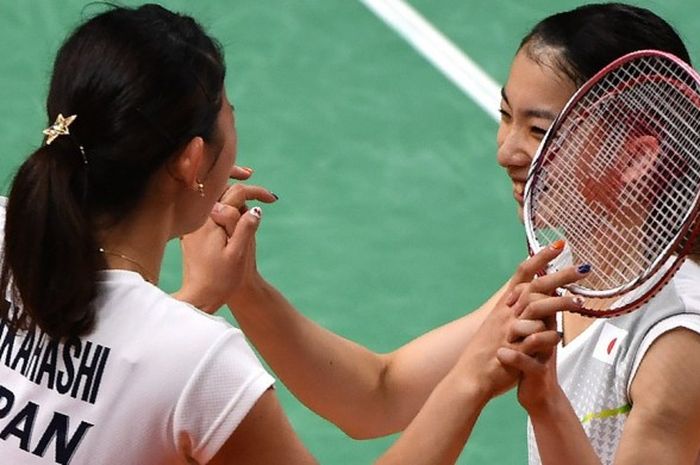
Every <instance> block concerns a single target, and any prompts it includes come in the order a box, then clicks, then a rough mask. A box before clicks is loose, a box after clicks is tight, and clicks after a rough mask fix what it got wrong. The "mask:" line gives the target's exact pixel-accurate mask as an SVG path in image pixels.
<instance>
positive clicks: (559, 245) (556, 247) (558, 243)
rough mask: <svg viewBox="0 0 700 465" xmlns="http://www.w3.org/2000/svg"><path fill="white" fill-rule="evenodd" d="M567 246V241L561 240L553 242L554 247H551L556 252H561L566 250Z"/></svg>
mask: <svg viewBox="0 0 700 465" xmlns="http://www.w3.org/2000/svg"><path fill="white" fill-rule="evenodd" d="M565 244H566V241H565V240H564V239H559V240H557V241H554V242H552V245H550V247H551V248H553V249H554V250H561V249H563V248H564V245H565Z"/></svg>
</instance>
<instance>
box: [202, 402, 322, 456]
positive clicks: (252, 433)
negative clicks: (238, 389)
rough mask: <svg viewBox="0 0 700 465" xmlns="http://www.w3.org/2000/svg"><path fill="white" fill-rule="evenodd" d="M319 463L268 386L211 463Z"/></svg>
mask: <svg viewBox="0 0 700 465" xmlns="http://www.w3.org/2000/svg"><path fill="white" fill-rule="evenodd" d="M281 463H284V464H289V465H317V462H316V460H315V459H314V458H313V457H312V456H311V454H310V453H309V451H308V450H307V449H306V448H305V447H304V445H303V444H302V443H301V441H300V440H299V438H298V437H297V435H296V433H295V432H294V430H293V429H292V427H291V425H290V424H289V421H288V419H287V417H286V415H285V413H284V411H283V410H282V407H281V405H280V403H279V400H278V399H277V396H276V395H275V392H274V390H273V389H268V390H267V391H266V392H265V393H264V394H263V395H262V396H261V397H260V398H259V399H258V401H257V402H256V404H255V406H254V407H253V408H252V409H251V410H250V411H249V412H248V414H247V415H246V416H245V418H244V419H243V421H242V422H241V423H240V424H239V425H238V427H237V428H236V429H235V431H234V432H233V434H231V436H230V437H229V439H228V440H227V441H226V442H225V443H224V445H223V446H222V447H221V449H219V451H218V452H217V454H216V455H215V456H214V458H213V459H212V460H211V461H210V462H209V464H208V465H231V464H236V465H278V464H281Z"/></svg>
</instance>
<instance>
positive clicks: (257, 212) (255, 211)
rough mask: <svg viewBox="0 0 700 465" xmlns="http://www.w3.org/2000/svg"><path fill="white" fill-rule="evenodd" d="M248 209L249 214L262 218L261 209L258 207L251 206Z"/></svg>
mask: <svg viewBox="0 0 700 465" xmlns="http://www.w3.org/2000/svg"><path fill="white" fill-rule="evenodd" d="M248 211H249V212H250V214H251V215H253V216H254V217H256V218H257V219H261V218H262V209H261V208H260V207H253V208H251V209H250V210H248Z"/></svg>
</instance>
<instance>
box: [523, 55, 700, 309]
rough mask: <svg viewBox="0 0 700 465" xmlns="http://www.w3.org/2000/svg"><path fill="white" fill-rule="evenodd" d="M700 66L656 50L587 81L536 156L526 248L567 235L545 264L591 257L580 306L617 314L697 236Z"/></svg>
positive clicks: (651, 289) (528, 191)
mask: <svg viewBox="0 0 700 465" xmlns="http://www.w3.org/2000/svg"><path fill="white" fill-rule="evenodd" d="M698 89H700V76H698V74H697V73H696V72H695V71H694V70H693V69H692V68H690V66H688V65H687V64H685V63H684V62H683V61H681V60H680V59H679V58H677V57H675V56H673V55H671V54H668V53H664V52H659V51H655V50H643V51H638V52H633V53H630V54H628V55H625V56H623V57H621V58H619V59H617V60H615V61H614V62H613V63H611V64H610V65H608V66H607V67H606V68H604V69H603V70H601V71H600V72H599V73H597V74H596V75H595V76H593V77H592V78H591V79H590V80H589V81H588V82H586V83H585V84H584V85H583V86H582V87H581V88H580V89H579V90H578V91H577V92H576V93H575V94H574V95H573V96H572V97H571V98H570V100H569V101H568V103H567V104H566V106H565V107H564V109H563V110H562V112H561V113H560V114H559V116H558V117H557V119H556V120H555V121H554V123H553V124H552V126H551V127H550V128H549V130H548V131H547V134H546V135H545V137H544V138H543V141H542V143H541V144H540V146H539V148H538V151H537V153H536V154H535V157H534V158H533V162H532V164H531V166H530V170H529V173H528V179H527V182H526V185H525V192H524V206H523V219H524V223H525V231H526V237H527V243H528V248H529V250H530V253H536V252H538V251H539V250H541V249H542V248H543V247H546V246H548V245H549V244H551V243H552V242H554V241H556V240H559V239H564V240H565V241H566V244H567V245H566V247H565V250H564V251H563V252H562V254H560V255H559V257H558V258H557V259H556V260H555V261H553V262H552V263H551V264H550V265H549V267H548V269H547V270H545V273H551V272H554V271H557V270H559V269H561V268H563V267H565V266H569V265H573V264H580V263H589V264H591V266H592V269H591V272H590V273H589V274H588V275H587V276H586V277H585V278H584V279H582V280H581V281H579V282H577V283H574V284H571V285H569V286H567V290H568V291H570V292H572V293H574V294H578V295H581V296H582V297H584V298H585V300H584V304H583V306H582V308H581V309H580V311H579V312H580V313H582V314H585V315H589V316H595V317H604V316H608V317H609V316H615V315H619V314H621V313H625V312H628V311H631V310H634V309H636V308H638V307H640V306H641V305H643V304H644V303H645V302H647V301H648V300H649V299H650V298H651V297H653V295H655V294H656V293H657V292H658V291H659V290H660V289H661V288H662V287H663V286H664V285H665V284H666V283H667V282H668V281H669V280H670V279H671V277H672V276H673V274H674V273H675V271H676V270H677V269H678V268H679V267H680V265H681V264H682V262H683V259H684V256H685V255H686V254H687V252H688V251H689V249H690V247H691V246H692V244H693V242H694V240H695V238H696V237H697V234H698V224H697V223H698V221H697V217H698V211H699V210H700V195H699V193H700V156H699V154H698V152H699V151H700V94H699V93H698V92H699V91H698Z"/></svg>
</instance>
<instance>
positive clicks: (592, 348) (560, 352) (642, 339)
mask: <svg viewBox="0 0 700 465" xmlns="http://www.w3.org/2000/svg"><path fill="white" fill-rule="evenodd" d="M676 328H687V329H690V330H692V331H695V332H698V333H700V265H698V264H697V263H694V262H692V261H691V260H686V262H685V263H684V264H683V265H682V266H681V268H680V269H679V270H678V273H677V274H676V275H675V276H674V278H673V279H672V280H671V282H670V283H669V284H668V285H667V286H666V287H665V288H664V289H662V290H661V292H660V293H659V294H658V295H657V296H656V297H654V299H652V300H651V301H649V302H648V303H647V304H646V305H645V306H644V307H643V308H641V309H639V310H637V311H635V312H632V313H629V314H627V315H622V316H619V317H616V318H610V319H604V318H601V319H598V320H596V321H595V322H594V323H593V324H592V325H591V326H589V327H588V328H586V330H585V331H584V332H583V333H581V334H580V335H579V336H578V337H576V338H575V339H574V340H573V341H571V342H570V343H569V344H567V345H566V346H564V347H562V346H561V345H560V346H559V347H558V349H557V372H558V378H559V384H560V385H561V386H562V389H563V390H564V392H565V393H566V395H567V397H568V398H569V401H570V402H571V405H572V406H573V408H574V411H575V412H576V414H577V416H578V417H579V419H580V421H581V424H582V425H583V428H584V430H585V431H586V434H587V435H588V438H589V439H590V441H591V445H592V446H593V448H594V450H595V451H596V453H597V454H598V457H600V459H601V462H602V463H603V464H611V463H613V460H614V457H615V452H616V450H617V447H618V445H619V443H620V438H621V436H622V430H623V427H624V424H625V421H626V419H627V416H628V414H629V411H630V410H631V408H632V404H631V401H630V387H631V384H632V380H633V379H634V376H635V374H636V372H637V369H638V368H639V365H640V363H641V361H642V359H643V357H644V355H645V353H646V351H647V350H648V349H649V347H650V346H651V344H652V343H653V342H654V341H655V340H656V339H657V338H659V337H660V336H661V335H663V334H664V333H666V332H668V331H670V330H673V329H676ZM693 356H694V355H693ZM699 388H700V387H699ZM527 436H528V456H529V463H530V465H536V464H540V463H541V462H540V457H539V454H538V451H537V443H536V441H535V435H534V432H533V429H532V424H531V423H530V422H529V421H528V425H527ZM697 463H698V464H700V461H698V462H697Z"/></svg>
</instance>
